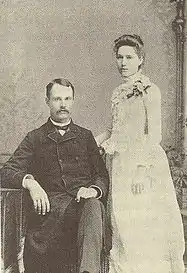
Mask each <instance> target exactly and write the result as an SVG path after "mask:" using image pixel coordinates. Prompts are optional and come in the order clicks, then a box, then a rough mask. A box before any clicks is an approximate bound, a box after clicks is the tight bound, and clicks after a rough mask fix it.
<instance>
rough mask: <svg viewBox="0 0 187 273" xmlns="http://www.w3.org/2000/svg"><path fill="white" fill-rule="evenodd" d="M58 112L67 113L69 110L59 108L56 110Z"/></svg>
mask: <svg viewBox="0 0 187 273" xmlns="http://www.w3.org/2000/svg"><path fill="white" fill-rule="evenodd" d="M60 112H66V113H69V111H68V110H67V109H60V110H58V111H57V113H60Z"/></svg>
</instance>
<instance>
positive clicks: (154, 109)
mask: <svg viewBox="0 0 187 273" xmlns="http://www.w3.org/2000/svg"><path fill="white" fill-rule="evenodd" d="M145 106H146V109H147V117H148V135H147V140H146V142H147V144H148V145H156V144H160V142H161V140H162V129H161V94H160V90H159V88H158V87H157V86H156V85H152V86H151V87H150V88H149V89H148V96H147V99H146V100H145Z"/></svg>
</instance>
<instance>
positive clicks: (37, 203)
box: [24, 178, 50, 215]
mask: <svg viewBox="0 0 187 273" xmlns="http://www.w3.org/2000/svg"><path fill="white" fill-rule="evenodd" d="M24 187H25V188H26V189H28V191H29V193H30V196H31V199H32V201H33V204H34V208H35V211H36V212H37V213H38V214H43V215H45V214H46V213H47V212H49V211H50V203H49V199H48V196H47V193H46V192H45V191H44V189H43V188H42V187H41V186H40V184H39V183H38V182H37V181H36V180H34V179H30V178H26V179H25V181H24Z"/></svg>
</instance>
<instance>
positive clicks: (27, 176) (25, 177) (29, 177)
mask: <svg viewBox="0 0 187 273" xmlns="http://www.w3.org/2000/svg"><path fill="white" fill-rule="evenodd" d="M26 179H33V180H34V176H33V175H32V174H26V175H25V176H24V177H23V180H22V187H23V188H25V180H26Z"/></svg>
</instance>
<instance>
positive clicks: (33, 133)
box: [28, 122, 47, 135]
mask: <svg viewBox="0 0 187 273" xmlns="http://www.w3.org/2000/svg"><path fill="white" fill-rule="evenodd" d="M46 127H47V122H45V123H43V124H42V125H40V126H39V127H37V128H35V129H33V130H31V131H29V132H28V134H32V135H35V134H38V133H41V132H43V131H44V130H45V128H46Z"/></svg>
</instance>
